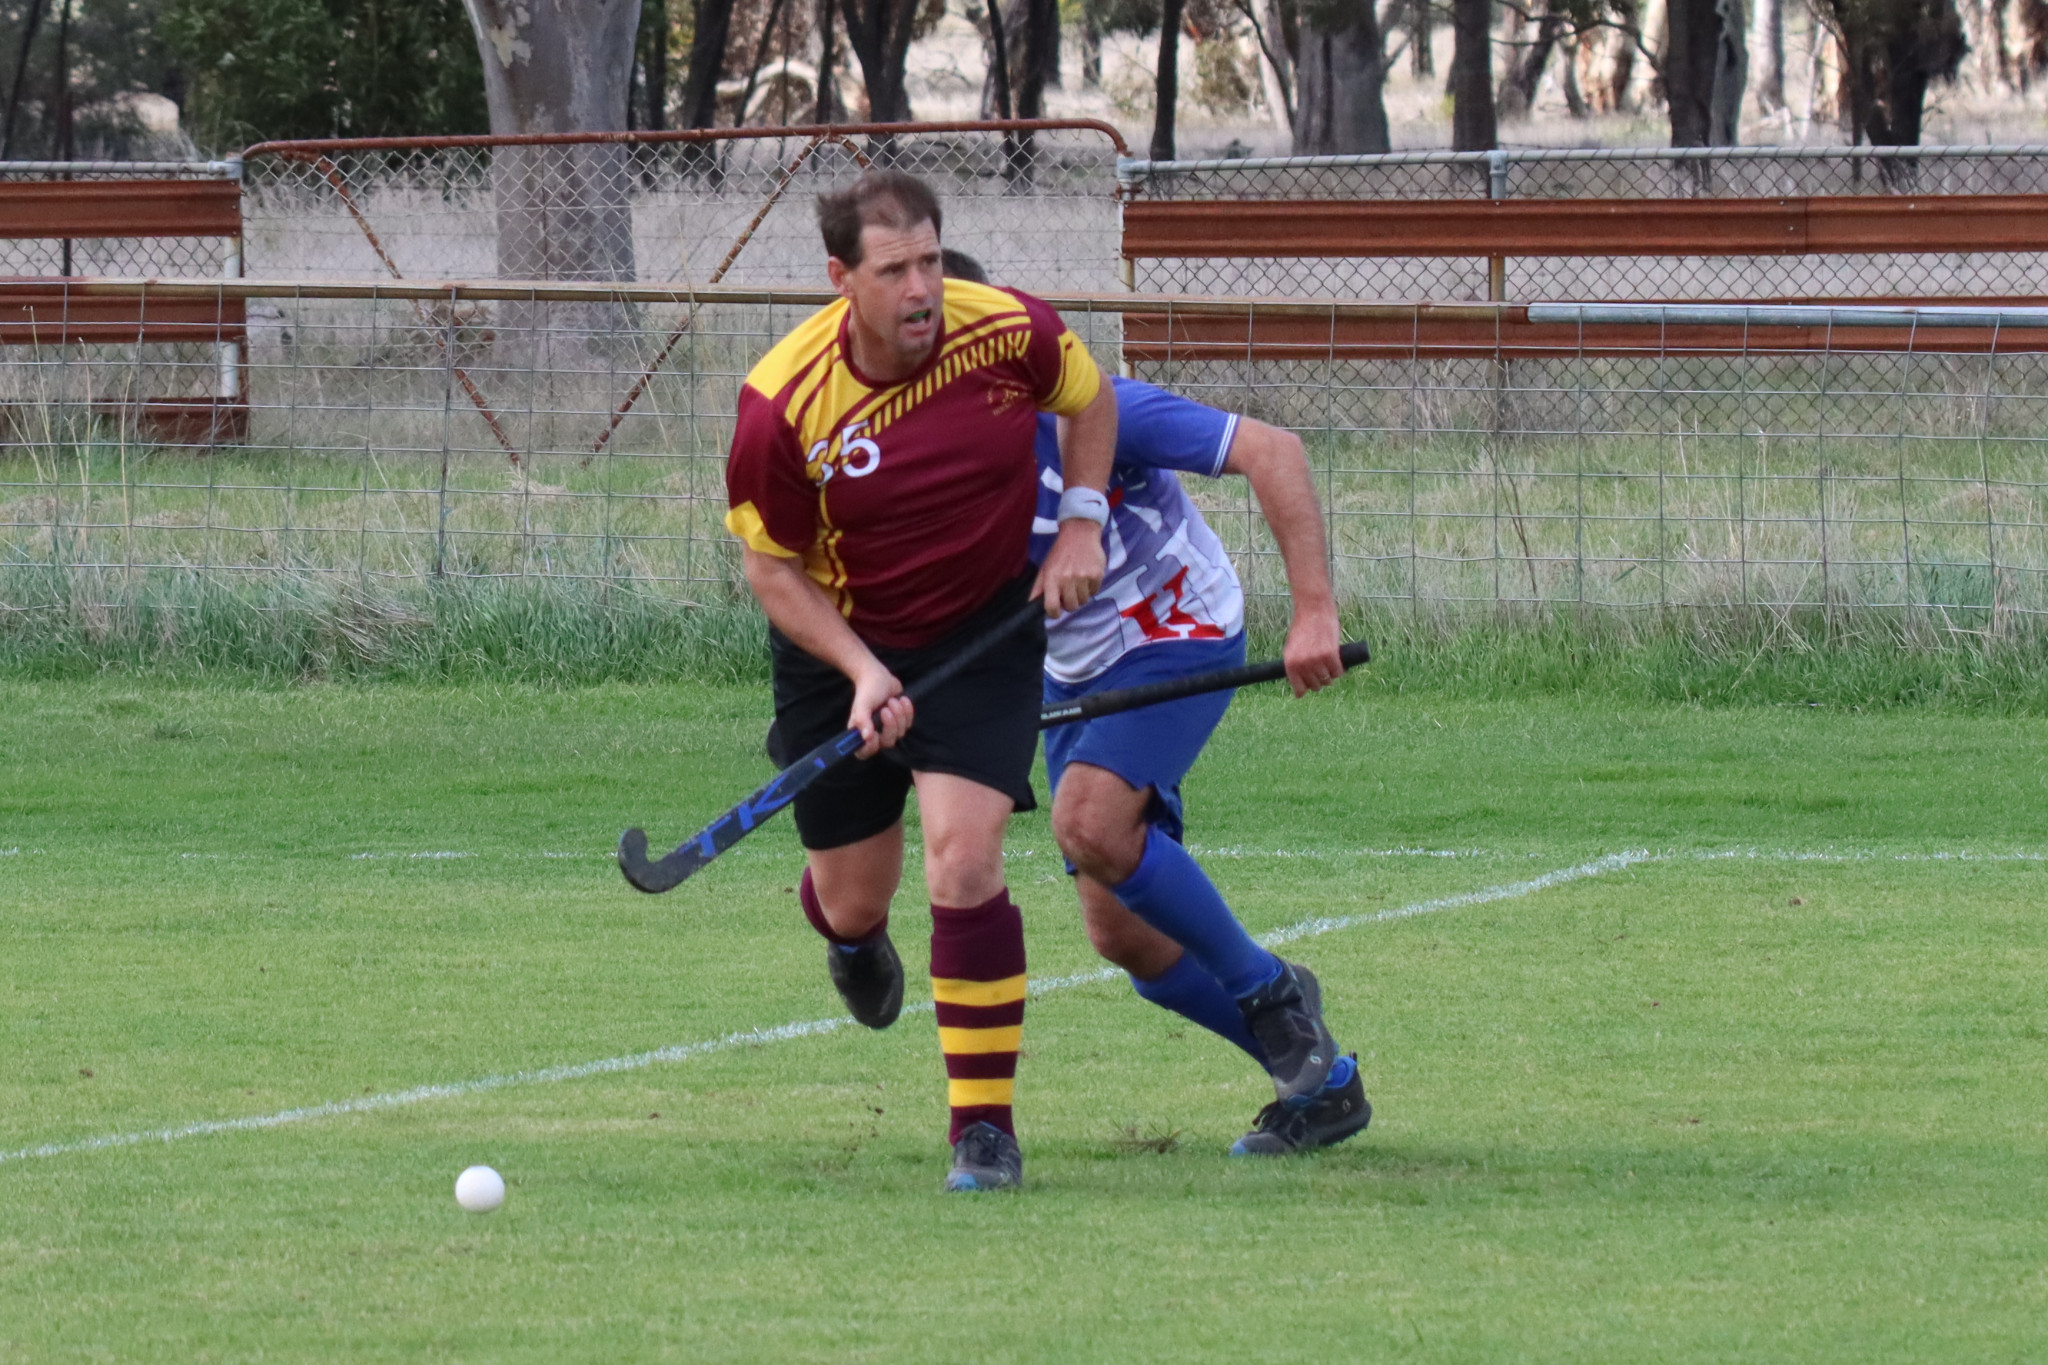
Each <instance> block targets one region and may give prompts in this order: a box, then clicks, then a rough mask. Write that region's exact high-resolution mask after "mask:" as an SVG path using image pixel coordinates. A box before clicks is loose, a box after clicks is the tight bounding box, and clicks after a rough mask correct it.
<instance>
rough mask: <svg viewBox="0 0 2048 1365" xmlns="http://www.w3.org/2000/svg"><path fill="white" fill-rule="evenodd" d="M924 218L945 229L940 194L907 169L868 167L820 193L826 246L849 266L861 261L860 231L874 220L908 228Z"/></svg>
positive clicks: (820, 226) (821, 226) (935, 229)
mask: <svg viewBox="0 0 2048 1365" xmlns="http://www.w3.org/2000/svg"><path fill="white" fill-rule="evenodd" d="M924 222H929V223H930V224H931V225H932V231H933V232H934V233H938V232H940V231H941V229H942V226H943V221H942V219H941V217H940V214H939V197H938V196H937V195H935V194H933V193H932V192H931V189H930V187H929V186H927V185H926V184H925V183H924V181H922V180H919V179H918V178H917V177H916V176H914V175H909V174H907V173H905V172H903V171H894V170H884V171H868V172H866V173H865V174H863V175H862V176H861V178H860V179H858V180H856V181H854V182H853V184H851V185H849V186H847V187H846V188H845V189H843V190H831V191H828V192H827V193H824V194H821V195H819V196H818V231H819V232H821V233H823V234H824V236H825V250H826V252H827V253H829V254H830V255H833V256H837V257H838V258H839V259H840V260H842V261H844V262H846V264H847V265H849V266H857V265H859V264H860V232H861V229H862V228H864V227H866V226H868V225H869V224H870V223H873V224H876V225H878V226H881V227H888V228H895V229H897V230H898V231H905V232H907V231H909V230H910V229H911V228H914V227H916V226H917V225H918V224H919V223H924Z"/></svg>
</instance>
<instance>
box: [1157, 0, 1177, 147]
mask: <svg viewBox="0 0 2048 1365" xmlns="http://www.w3.org/2000/svg"><path fill="white" fill-rule="evenodd" d="M1159 8H1160V16H1159V76H1158V79H1157V81H1155V82H1154V84H1153V87H1152V90H1153V105H1152V159H1153V160H1154V161H1171V160H1173V114H1174V104H1175V101H1176V100H1177V99H1178V98H1179V96H1180V22H1181V0H1162V3H1161V5H1160V7H1159Z"/></svg>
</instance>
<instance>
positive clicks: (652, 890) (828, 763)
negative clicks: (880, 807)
mask: <svg viewBox="0 0 2048 1365" xmlns="http://www.w3.org/2000/svg"><path fill="white" fill-rule="evenodd" d="M1044 613H1045V608H1044V607H1043V606H1041V605H1040V604H1039V603H1038V602H1035V601H1034V602H1032V603H1030V604H1029V605H1027V606H1026V607H1024V608H1023V609H1022V610H1021V611H1018V612H1017V613H1016V614H1015V615H1013V616H1011V617H1010V619H1009V620H1007V621H1005V622H1003V623H1002V624H1001V625H999V626H997V627H996V628H995V629H993V630H991V631H990V632H989V633H988V634H986V635H983V636H981V637H980V638H979V639H976V640H973V641H970V642H969V643H968V645H967V646H966V648H964V649H962V650H961V651H960V652H959V653H958V654H955V655H954V656H953V657H952V658H950V659H948V660H946V662H944V663H942V664H940V665H939V666H938V667H937V668H935V669H933V670H932V671H931V672H929V673H927V674H925V675H924V676H923V677H922V678H919V679H918V680H917V681H916V682H914V683H912V684H911V685H910V686H909V687H907V688H905V689H904V693H903V694H904V695H905V696H907V697H909V698H910V701H911V704H912V705H915V704H916V703H917V702H919V701H921V700H923V699H924V698H925V697H928V696H930V695H931V694H932V693H933V692H935V691H937V690H938V689H939V688H941V687H944V686H945V685H946V684H947V683H949V682H951V681H952V680H953V678H954V676H955V675H956V674H958V673H959V672H960V670H961V669H963V668H965V667H967V665H969V664H971V663H973V662H974V661H975V660H976V659H978V658H980V657H981V656H982V655H983V654H986V653H987V652H988V651H989V650H990V649H991V648H992V647H994V646H995V645H998V644H1001V643H1002V642H1003V641H1004V640H1006V639H1008V638H1009V637H1010V636H1011V635H1013V634H1015V633H1016V632H1017V631H1020V630H1022V629H1024V628H1025V627H1026V626H1029V625H1030V624H1031V623H1032V622H1033V620H1035V619H1040V618H1042V617H1043V616H1044ZM861 743H862V740H861V737H860V731H858V730H855V729H851V728H849V729H847V730H845V731H842V732H841V733H840V734H837V735H835V736H833V737H832V738H831V739H828V740H826V741H825V742H824V743H823V744H820V745H819V746H818V747H817V748H815V749H813V750H811V751H810V752H809V753H807V754H805V755H804V756H803V757H802V758H800V759H798V760H797V761H796V762H794V763H792V764H790V765H789V766H788V767H787V768H784V769H783V770H782V771H781V772H779V773H777V774H775V776H774V777H772V778H770V779H769V781H768V785H767V786H765V787H763V788H761V790H759V791H757V792H755V793H754V794H753V795H752V796H749V797H748V798H747V799H746V800H744V801H742V802H740V803H739V804H738V805H737V806H734V807H733V808H732V809H731V810H729V811H727V812H726V813H725V814H723V815H721V816H719V817H718V818H717V819H716V820H713V821H712V822H711V823H710V824H708V825H706V826H705V827H704V828H703V829H700V830H698V831H697V832H696V833H695V834H693V835H691V836H690V837H689V838H688V839H686V840H685V841H683V842H682V843H681V844H678V845H677V846H676V848H675V850H674V851H673V852H671V853H669V854H668V855H667V856H665V857H663V858H662V859H661V860H660V861H659V862H656V861H654V860H653V859H651V858H649V857H648V856H647V831H645V830H641V829H629V830H627V831H626V832H625V833H624V834H622V835H620V836H619V871H621V872H623V873H624V874H625V875H626V880H627V881H629V882H631V883H632V884H633V885H634V887H635V888H637V889H638V890H641V891H645V892H647V893H648V894H649V895H655V894H659V893H660V892H663V891H669V890H673V889H674V888H675V887H677V886H679V885H681V884H682V882H683V881H684V879H685V878H688V877H690V876H692V875H694V874H695V873H696V872H697V870H698V869H699V868H701V867H703V866H704V864H706V863H708V862H710V861H711V860H712V859H713V858H716V857H717V856H718V855H719V854H721V853H723V852H725V851H726V850H727V849H729V848H731V847H732V846H733V845H734V844H736V843H738V842H739V841H740V840H742V839H744V838H746V837H747V836H748V835H749V834H752V833H753V832H754V831H755V830H756V829H759V828H760V827H761V825H762V824H763V823H765V822H766V821H767V820H768V819H769V818H770V817H771V816H773V815H774V814H775V812H777V811H779V810H781V809H782V808H783V807H784V806H786V805H788V804H789V803H790V802H791V801H794V800H795V799H796V794H797V793H798V792H800V791H802V790H803V789H804V788H805V787H808V786H810V785H811V783H813V782H815V781H817V780H818V777H819V776H820V775H821V774H822V773H824V772H825V771H826V770H827V769H830V768H832V767H834V766H836V765H837V764H839V763H842V762H844V761H845V760H846V759H847V758H849V757H851V756H852V755H853V754H854V753H856V752H857V751H858V750H859V749H860V746H861Z"/></svg>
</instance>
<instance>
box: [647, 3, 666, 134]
mask: <svg viewBox="0 0 2048 1365" xmlns="http://www.w3.org/2000/svg"><path fill="white" fill-rule="evenodd" d="M642 3H643V4H645V5H646V7H647V14H648V24H647V28H648V35H647V126H648V128H649V129H650V130H652V131H653V132H657V133H659V132H662V131H663V130H665V129H666V128H667V127H668V0H642Z"/></svg>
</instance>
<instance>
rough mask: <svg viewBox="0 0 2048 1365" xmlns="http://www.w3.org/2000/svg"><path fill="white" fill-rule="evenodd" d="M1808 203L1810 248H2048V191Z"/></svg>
mask: <svg viewBox="0 0 2048 1365" xmlns="http://www.w3.org/2000/svg"><path fill="white" fill-rule="evenodd" d="M1806 202H1807V241H1808V244H1809V245H1808V247H1807V249H1808V250H1809V251H1814V252H1820V253H1829V252H1833V253H1853V252H1888V251H1898V252H1904V251H1933V252H1942V251H2048V195H2041V194H1984V195H1928V196H1922V197H1917V198H1911V199H1902V198H1901V199H1875V198H1854V199H1851V198H1842V199H1809V200H1807V201H1806Z"/></svg>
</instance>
